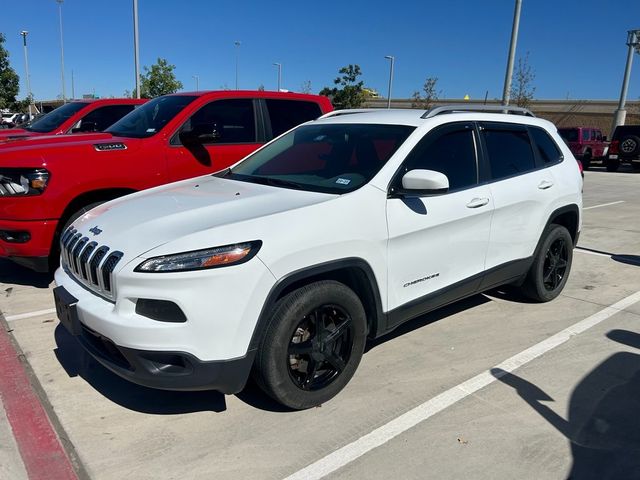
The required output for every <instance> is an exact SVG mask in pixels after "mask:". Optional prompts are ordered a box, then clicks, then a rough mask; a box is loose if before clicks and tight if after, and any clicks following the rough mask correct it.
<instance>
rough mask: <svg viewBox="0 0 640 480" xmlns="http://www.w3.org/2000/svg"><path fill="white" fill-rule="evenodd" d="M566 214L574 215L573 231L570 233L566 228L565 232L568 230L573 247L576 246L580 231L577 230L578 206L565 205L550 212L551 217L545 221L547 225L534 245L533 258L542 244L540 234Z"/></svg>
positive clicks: (578, 222) (573, 204)
mask: <svg viewBox="0 0 640 480" xmlns="http://www.w3.org/2000/svg"><path fill="white" fill-rule="evenodd" d="M566 213H574V214H575V215H576V226H575V231H573V232H572V231H571V230H570V229H569V228H567V230H569V234H570V235H571V238H573V246H574V247H575V246H576V245H578V237H580V230H579V227H580V209H579V208H578V205H576V204H575V203H572V204H570V205H565V206H563V207H560V208H557V209H555V210H554V211H553V212H551V215H549V218H548V220H547V223H546V224H545V226H544V229H543V230H542V232H541V233H540V239H539V240H538V245H536V249H535V253H534V257H535V254H536V253H538V249H539V248H540V245H541V244H542V242H543V240H544V239H543V238H542V233H544V231H545V230H546V229H547V228H548V227H549V225H551V224H552V223H554V222H553V221H554V220H555V219H556V218H558V217H559V216H561V215H564V214H566Z"/></svg>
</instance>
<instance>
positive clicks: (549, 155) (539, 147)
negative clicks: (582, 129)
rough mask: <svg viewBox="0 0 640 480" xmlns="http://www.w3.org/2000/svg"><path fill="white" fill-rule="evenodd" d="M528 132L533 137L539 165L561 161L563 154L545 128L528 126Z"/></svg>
mask: <svg viewBox="0 0 640 480" xmlns="http://www.w3.org/2000/svg"><path fill="white" fill-rule="evenodd" d="M529 133H530V134H531V137H532V138H533V142H534V144H535V150H536V152H537V154H538V161H539V163H540V164H541V165H540V166H544V167H546V166H548V165H553V164H554V163H559V162H561V161H562V159H563V158H564V156H563V155H562V152H561V151H560V148H559V147H558V145H557V144H556V142H555V141H554V140H553V138H551V136H550V135H549V134H548V133H547V132H546V130H544V129H542V128H538V127H529Z"/></svg>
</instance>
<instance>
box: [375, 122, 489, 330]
mask: <svg viewBox="0 0 640 480" xmlns="http://www.w3.org/2000/svg"><path fill="white" fill-rule="evenodd" d="M477 147H478V138H477V134H476V131H475V129H474V125H473V124H472V123H454V124H448V125H446V126H443V127H439V128H437V129H435V130H433V131H431V132H429V133H428V134H427V135H426V136H425V137H424V138H423V139H422V140H421V141H420V142H419V143H418V144H417V145H416V147H415V148H414V149H413V151H412V152H411V153H410V154H409V155H408V156H407V159H406V160H405V163H404V165H403V167H402V169H401V171H400V172H399V174H398V175H397V176H396V178H395V179H394V180H393V182H392V187H391V188H392V191H391V193H392V195H390V197H391V198H389V199H388V201H387V223H388V229H389V244H388V253H389V291H388V305H389V310H396V312H395V313H396V314H393V313H392V314H391V315H390V323H391V324H393V323H398V321H401V320H404V319H405V318H406V317H413V316H417V315H419V314H420V313H422V312H423V311H424V310H425V309H430V308H433V306H434V305H435V303H438V301H439V300H438V298H439V299H440V300H442V301H443V302H444V301H445V300H446V299H447V298H449V297H448V296H450V295H453V296H454V297H455V296H463V295H465V294H468V293H470V292H472V291H475V289H476V288H477V286H478V285H479V283H480V279H481V278H480V277H481V274H482V273H483V271H484V265H485V256H486V253H487V247H488V242H489V234H490V226H491V214H492V212H493V199H492V198H491V192H490V191H489V187H488V186H486V185H479V182H478V154H477V152H478V148H477ZM413 169H426V170H435V171H438V172H441V173H444V174H445V175H446V176H447V178H448V179H449V191H448V193H445V194H442V195H437V196H429V197H412V198H408V197H400V198H393V188H394V185H396V188H397V185H400V182H401V178H402V175H403V174H404V173H405V172H407V171H409V170H413ZM442 289H446V290H443V291H442V292H440V293H443V295H440V294H439V295H438V296H437V298H435V299H434V298H431V297H429V295H430V294H433V293H434V292H436V291H438V290H442ZM445 303H446V302H445ZM398 312H403V313H402V314H400V315H398Z"/></svg>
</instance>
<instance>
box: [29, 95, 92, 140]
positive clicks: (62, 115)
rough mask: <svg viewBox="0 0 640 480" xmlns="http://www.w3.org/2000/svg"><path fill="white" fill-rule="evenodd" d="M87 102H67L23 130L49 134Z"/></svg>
mask: <svg viewBox="0 0 640 480" xmlns="http://www.w3.org/2000/svg"><path fill="white" fill-rule="evenodd" d="M87 105H89V103H87V102H69V103H65V104H64V105H62V106H60V107H58V108H56V109H55V110H52V111H51V112H49V113H47V114H46V115H43V116H42V117H40V118H38V119H37V120H34V121H32V122H31V123H29V125H27V126H26V127H25V130H28V131H30V132H37V133H49V132H53V131H54V130H55V129H57V128H59V127H60V125H62V124H63V123H64V122H65V121H66V120H68V119H69V118H71V117H72V116H74V115H75V114H76V113H78V112H79V111H80V110H82V109H83V108H84V107H86V106H87Z"/></svg>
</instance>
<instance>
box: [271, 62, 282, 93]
mask: <svg viewBox="0 0 640 480" xmlns="http://www.w3.org/2000/svg"><path fill="white" fill-rule="evenodd" d="M273 65H274V66H275V67H278V92H279V91H280V88H281V86H282V64H281V63H274V64H273Z"/></svg>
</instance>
